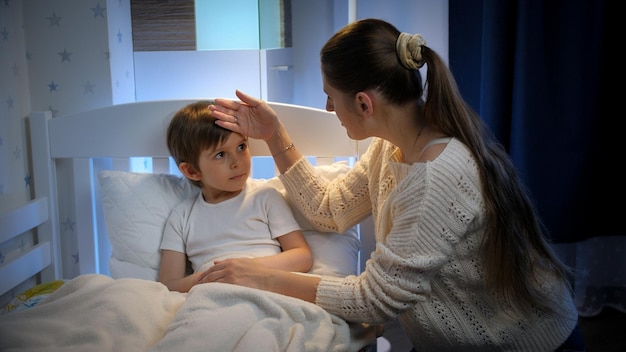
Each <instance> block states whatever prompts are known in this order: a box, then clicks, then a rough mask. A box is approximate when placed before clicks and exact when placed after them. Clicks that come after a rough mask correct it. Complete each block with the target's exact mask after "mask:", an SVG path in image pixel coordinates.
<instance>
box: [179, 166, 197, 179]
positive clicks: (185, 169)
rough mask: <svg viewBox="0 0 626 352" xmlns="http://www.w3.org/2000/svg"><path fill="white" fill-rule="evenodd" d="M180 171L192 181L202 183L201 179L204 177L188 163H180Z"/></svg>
mask: <svg viewBox="0 0 626 352" xmlns="http://www.w3.org/2000/svg"><path fill="white" fill-rule="evenodd" d="M178 170H180V172H182V174H183V175H184V176H185V177H187V178H188V179H190V180H192V181H200V179H202V175H201V174H200V173H199V172H198V171H197V170H196V168H195V167H193V165H191V164H189V163H188V162H182V163H180V164H179V165H178Z"/></svg>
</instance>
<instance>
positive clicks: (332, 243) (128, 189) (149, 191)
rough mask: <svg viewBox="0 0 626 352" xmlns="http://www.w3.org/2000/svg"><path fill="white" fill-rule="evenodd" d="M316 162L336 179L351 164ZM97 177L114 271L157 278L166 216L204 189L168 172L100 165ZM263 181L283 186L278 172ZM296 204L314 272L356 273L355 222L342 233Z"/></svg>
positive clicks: (117, 275)
mask: <svg viewBox="0 0 626 352" xmlns="http://www.w3.org/2000/svg"><path fill="white" fill-rule="evenodd" d="M316 168H317V169H318V170H319V172H321V173H322V175H324V176H326V177H327V178H329V179H332V178H333V177H335V176H336V175H338V174H340V173H343V172H345V171H347V169H348V168H349V167H348V166H347V165H346V164H345V163H343V162H337V163H334V164H332V165H328V166H317V167H316ZM98 178H99V181H100V190H101V193H102V209H103V212H104V218H105V224H106V230H107V236H108V239H109V241H110V242H111V247H112V253H111V258H110V260H109V271H110V273H111V277H113V278H123V277H135V278H141V279H147V280H156V279H157V277H158V272H159V264H160V260H161V255H160V250H159V246H160V244H161V236H162V232H163V227H164V226H165V221H166V219H167V217H168V215H169V213H170V211H171V209H172V208H173V207H174V206H175V205H176V204H178V203H180V202H181V201H182V200H184V199H187V198H189V197H192V196H195V195H197V194H198V192H199V189H198V188H197V187H195V186H193V185H191V183H189V182H188V181H187V180H186V179H185V178H183V177H178V176H174V175H165V174H148V173H134V172H125V171H110V170H106V171H101V172H100V173H99V174H98ZM259 182H267V183H268V184H270V185H271V186H273V187H275V188H277V189H279V190H280V191H281V192H284V188H283V186H282V183H281V182H280V180H279V179H278V178H277V177H274V178H271V179H268V180H259ZM292 209H293V210H294V216H295V217H296V220H297V221H298V223H299V224H300V226H301V227H302V230H303V233H304V235H305V236H306V238H307V241H308V243H309V245H310V246H311V250H312V252H313V268H312V269H311V270H310V271H309V273H311V274H317V275H332V276H346V275H351V274H355V273H356V270H357V264H358V252H359V249H360V242H359V238H358V230H357V228H356V226H355V227H353V228H351V229H349V230H348V231H346V232H345V233H343V234H338V233H323V232H318V231H315V230H313V229H312V227H311V225H310V224H309V223H308V222H307V221H306V220H305V219H304V217H302V215H301V214H300V213H299V212H298V211H297V210H296V209H295V208H292Z"/></svg>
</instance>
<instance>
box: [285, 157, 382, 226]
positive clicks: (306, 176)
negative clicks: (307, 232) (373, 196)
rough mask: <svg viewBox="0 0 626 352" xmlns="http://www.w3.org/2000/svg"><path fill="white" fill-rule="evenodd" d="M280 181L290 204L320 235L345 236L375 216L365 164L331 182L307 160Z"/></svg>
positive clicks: (289, 171)
mask: <svg viewBox="0 0 626 352" xmlns="http://www.w3.org/2000/svg"><path fill="white" fill-rule="evenodd" d="M279 178H280V180H281V182H282V183H283V185H284V186H285V190H286V196H287V198H288V199H289V201H290V202H291V203H292V204H294V205H295V206H296V207H297V208H298V209H299V210H300V212H301V213H302V214H303V215H304V216H305V217H306V218H307V220H309V222H311V224H312V225H313V226H314V227H315V228H316V229H317V230H319V231H326V232H339V233H342V232H345V231H346V230H347V229H349V228H350V227H352V226H354V225H356V224H357V223H359V222H361V221H362V220H363V219H365V218H366V217H367V216H368V215H369V214H370V213H371V209H372V203H371V201H370V196H369V190H368V177H367V162H366V161H364V160H359V161H357V162H356V164H355V165H354V167H353V168H352V169H350V170H349V171H348V172H347V173H345V174H342V175H339V176H337V177H336V178H335V179H333V180H332V181H329V180H328V179H326V178H325V177H324V176H322V175H319V174H318V173H317V172H316V170H315V168H314V167H313V166H312V165H311V164H310V163H309V162H308V161H307V160H306V158H304V157H303V158H301V159H300V160H298V161H297V162H296V163H295V164H294V165H292V166H291V167H290V168H289V169H288V170H287V171H286V172H285V173H284V174H282V175H280V176H279Z"/></svg>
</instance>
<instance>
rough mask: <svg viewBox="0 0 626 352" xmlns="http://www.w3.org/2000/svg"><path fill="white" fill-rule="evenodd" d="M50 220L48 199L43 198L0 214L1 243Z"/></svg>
mask: <svg viewBox="0 0 626 352" xmlns="http://www.w3.org/2000/svg"><path fill="white" fill-rule="evenodd" d="M46 220H48V198H46V197H41V198H39V199H34V200H32V201H30V202H28V203H27V204H26V205H24V206H21V207H19V208H16V209H13V210H10V211H8V212H5V213H2V214H0V243H2V242H5V241H8V240H10V239H11V238H13V237H15V236H17V235H20V234H22V233H24V232H26V231H29V230H32V229H34V228H35V227H37V226H39V225H41V224H42V223H43V222H44V221H46Z"/></svg>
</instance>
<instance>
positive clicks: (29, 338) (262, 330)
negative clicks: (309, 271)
mask: <svg viewBox="0 0 626 352" xmlns="http://www.w3.org/2000/svg"><path fill="white" fill-rule="evenodd" d="M375 333H376V332H374V331H373V330H370V329H365V330H363V329H362V328H361V327H360V326H351V325H349V324H347V323H346V322H345V321H344V320H342V319H340V318H338V317H336V316H334V315H332V314H329V313H327V312H326V311H324V310H323V309H321V308H319V307H318V306H316V305H314V304H311V303H308V302H305V301H302V300H298V299H295V298H292V297H287V296H283V295H278V294H274V293H270V292H265V291H260V290H255V289H250V288H245V287H240V286H235V285H227V284H204V285H198V286H196V287H194V288H193V289H192V290H191V291H190V292H189V293H186V294H184V293H178V292H170V291H168V289H167V288H166V287H165V286H164V285H162V284H160V283H158V282H154V281H149V280H140V279H117V280H114V279H111V278H110V277H108V276H104V275H83V276H79V277H77V278H75V279H73V280H71V281H70V282H68V283H66V284H65V285H63V286H61V287H60V288H59V289H58V290H57V291H56V292H54V293H53V294H52V295H51V296H50V297H48V298H47V299H46V300H44V301H43V302H41V303H39V304H38V305H37V306H35V307H33V308H30V309H26V310H23V311H18V312H13V313H10V314H6V315H2V316H0V351H168V352H169V351H200V350H202V351H298V352H299V351H356V350H359V349H361V348H362V347H363V346H365V345H366V344H367V342H371V341H373V340H372V339H373V338H374V336H373V335H372V334H375Z"/></svg>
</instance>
